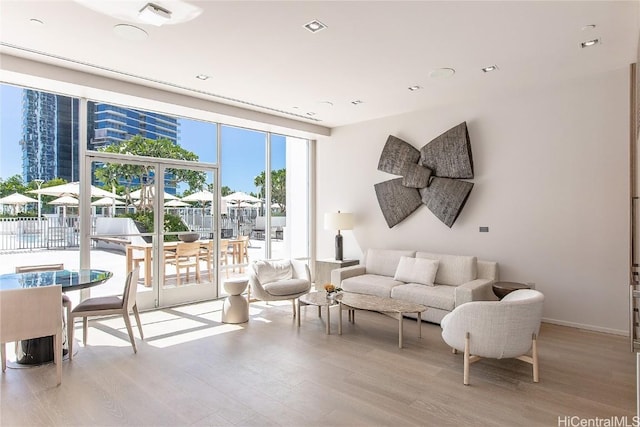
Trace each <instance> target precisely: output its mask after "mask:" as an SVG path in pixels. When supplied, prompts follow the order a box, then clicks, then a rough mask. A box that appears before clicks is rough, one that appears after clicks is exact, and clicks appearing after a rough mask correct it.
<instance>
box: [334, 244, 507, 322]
mask: <svg viewBox="0 0 640 427" xmlns="http://www.w3.org/2000/svg"><path fill="white" fill-rule="evenodd" d="M497 280H498V264H497V263H496V262H491V261H481V260H478V259H477V258H476V257H474V256H463V255H445V254H436V253H431V252H419V251H405V250H391V249H369V250H367V253H366V254H365V258H364V265H363V264H361V265H356V266H351V267H344V268H339V269H336V270H333V271H332V272H331V283H333V284H335V285H336V286H340V287H341V288H342V289H343V290H344V291H345V292H354V293H358V294H368V295H377V296H380V297H387V298H397V299H401V300H404V301H411V302H414V303H418V304H422V305H425V306H427V307H428V309H427V311H426V312H424V313H422V319H423V320H426V321H429V322H433V323H440V321H441V320H442V318H443V317H444V316H445V315H446V314H448V313H449V312H451V311H452V310H453V309H454V308H455V307H457V306H459V305H461V304H464V303H465V302H469V301H482V300H486V301H495V300H497V298H496V296H495V295H494V294H493V289H492V286H491V285H492V284H493V283H494V282H495V281H497Z"/></svg>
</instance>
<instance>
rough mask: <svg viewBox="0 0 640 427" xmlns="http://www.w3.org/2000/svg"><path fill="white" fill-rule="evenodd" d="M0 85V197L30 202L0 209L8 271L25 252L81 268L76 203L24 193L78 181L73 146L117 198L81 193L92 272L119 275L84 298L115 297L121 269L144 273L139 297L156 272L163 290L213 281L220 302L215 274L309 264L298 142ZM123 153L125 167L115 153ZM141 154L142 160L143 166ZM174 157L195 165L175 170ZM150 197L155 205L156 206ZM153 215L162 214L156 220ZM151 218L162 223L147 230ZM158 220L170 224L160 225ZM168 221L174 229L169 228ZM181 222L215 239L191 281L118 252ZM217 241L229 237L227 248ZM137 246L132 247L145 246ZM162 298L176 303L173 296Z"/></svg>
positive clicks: (0, 253) (137, 254) (97, 183)
mask: <svg viewBox="0 0 640 427" xmlns="http://www.w3.org/2000/svg"><path fill="white" fill-rule="evenodd" d="M0 90H1V91H2V93H1V96H0V98H1V99H2V116H1V117H0V128H1V131H2V134H1V135H2V140H1V141H0V159H1V163H0V197H3V196H7V195H10V194H12V193H13V192H21V193H24V194H25V195H26V196H28V197H32V198H33V200H34V201H33V202H27V203H24V204H14V205H12V204H9V203H5V204H1V206H0V210H2V212H3V213H4V215H5V217H6V218H3V221H2V227H5V228H0V257H2V258H3V261H7V262H2V263H0V265H5V266H7V268H9V266H13V265H16V263H17V261H14V260H13V259H9V258H8V257H9V256H14V257H15V256H20V254H21V253H22V252H24V251H29V252H33V253H34V257H31V258H30V260H29V261H32V263H37V262H38V261H39V259H40V258H42V261H43V263H44V261H51V260H53V259H54V258H55V259H63V260H64V261H65V266H67V267H70V268H79V266H80V264H79V252H80V251H79V249H80V248H79V245H80V243H81V239H80V238H79V236H80V230H79V225H78V222H77V219H78V213H79V211H80V210H79V206H80V205H81V204H83V203H85V201H83V200H82V198H81V197H79V196H80V195H79V194H73V195H71V197H73V198H75V199H76V200H77V201H70V200H68V199H67V201H66V202H65V203H66V204H57V203H52V201H53V200H54V199H55V198H56V196H49V195H40V196H37V195H36V194H35V193H29V191H31V190H34V189H37V188H38V187H43V188H45V187H47V186H50V185H54V184H60V183H63V182H64V181H68V182H71V181H78V180H81V179H82V178H83V176H82V175H81V174H80V170H81V167H80V166H81V164H82V162H83V158H81V157H82V156H81V154H82V152H83V151H86V153H87V155H88V156H90V158H91V160H90V161H89V167H88V170H89V175H88V176H89V180H90V182H91V184H92V185H93V186H94V187H96V188H98V189H100V190H105V191H108V192H110V193H112V194H115V195H117V197H111V198H109V197H97V196H95V197H94V195H93V194H90V197H89V199H88V200H87V201H86V203H87V204H90V205H91V207H90V212H91V221H90V231H89V233H90V236H91V238H90V239H89V240H88V245H89V246H90V251H91V255H90V259H91V266H92V267H105V268H109V269H112V270H114V272H116V273H117V274H116V276H115V277H114V279H113V280H112V281H111V283H110V286H107V287H97V288H94V289H92V290H91V293H92V295H107V294H115V293H119V292H121V288H122V286H121V284H122V283H123V280H124V275H125V274H126V269H128V268H131V267H133V266H135V265H138V266H140V268H141V271H142V275H141V282H140V289H141V291H142V294H144V292H145V291H150V290H152V289H153V286H152V284H153V283H154V277H153V276H154V275H158V276H161V274H160V273H159V272H160V271H161V270H160V268H162V271H164V275H163V277H157V278H156V280H157V281H158V286H160V287H162V288H164V289H178V288H180V289H181V290H182V291H183V292H185V293H187V294H188V293H189V292H190V291H188V289H196V288H197V286H196V285H199V284H201V283H214V282H215V285H214V286H215V289H216V292H215V293H214V294H210V295H220V294H221V289H222V287H221V286H219V282H220V280H218V279H222V280H224V279H225V278H226V277H233V276H234V275H243V276H246V266H247V264H248V263H250V262H251V261H254V260H258V259H264V258H284V257H295V258H299V259H308V258H309V224H308V221H309V191H308V182H309V176H308V174H309V166H308V165H309V142H308V141H307V140H304V139H296V138H292V137H289V136H286V135H276V134H271V133H268V132H263V131H260V130H255V129H247V128H239V127H234V126H231V125H225V124H219V123H215V122H213V121H207V120H206V119H202V116H206V114H204V113H202V114H198V116H199V117H200V119H199V120H195V119H191V118H185V117H181V116H178V115H175V114H171V113H167V112H162V111H149V110H144V109H140V108H137V107H136V106H135V105H116V104H110V103H107V102H100V101H97V100H91V101H84V100H82V99H78V98H73V97H68V96H65V95H60V94H54V93H48V92H45V91H35V90H30V89H23V88H20V87H15V86H10V85H2V86H1V87H0ZM84 102H86V111H85V113H84V114H86V121H84V123H79V117H80V114H79V106H84V104H83V103H84ZM82 127H85V129H81V128H82ZM81 131H83V132H86V136H87V138H86V140H82V141H81V140H80V139H81V138H80V135H84V134H85V133H83V132H81ZM95 153H99V154H100V155H106V156H107V158H104V157H100V156H97V157H96V154H95ZM109 155H112V156H113V157H112V158H109V157H108V156H109ZM122 155H126V156H130V157H129V159H132V160H130V161H127V160H126V159H125V160H123V158H122V157H118V156H122ZM141 156H143V157H146V158H150V159H147V160H149V161H148V162H147V163H146V164H145V159H142V157H141ZM141 159H142V160H141ZM154 159H162V161H156V160H154ZM171 159H174V160H176V161H177V162H178V163H179V164H177V165H175V166H174V167H172V166H171V164H170V163H168V162H167V160H171ZM134 160H135V161H134ZM184 161H194V162H197V165H193V166H189V165H188V164H186V163H180V162H184ZM141 162H142V163H141ZM202 165H208V166H206V167H204V166H202ZM267 171H269V172H268V173H267ZM159 177H161V179H158V178H159ZM158 182H162V186H161V187H162V190H163V191H162V193H161V194H160V195H159V197H158V198H156V197H155V195H154V191H155V189H156V188H158V187H157V184H156V183H158ZM92 191H93V190H92ZM136 192H137V193H141V195H137V196H136ZM61 195H63V194H61ZM64 195H66V194H64ZM156 199H161V201H162V203H161V204H160V205H158V204H157V202H156ZM38 200H39V201H40V203H38ZM38 211H40V213H41V215H42V217H43V218H45V217H46V218H54V219H55V221H56V222H55V224H53V225H52V226H51V227H48V228H46V229H45V228H44V225H43V226H42V227H40V225H37V224H41V223H42V224H44V222H45V221H39V220H37V216H38ZM158 211H161V212H162V220H161V221H158V219H159V217H158ZM145 212H146V214H145V215H142V214H143V213H145ZM18 214H20V216H26V215H31V216H32V218H33V219H32V220H31V221H32V222H31V223H29V222H27V221H26V220H23V219H19V218H18ZM114 218H131V219H132V220H133V222H134V223H135V225H136V228H135V230H133V229H128V228H123V229H118V228H107V229H104V228H101V227H103V225H104V224H105V223H107V222H110V220H111V219H114ZM51 221H53V220H51ZM156 221H157V223H158V224H163V227H161V232H160V233H155V234H154V230H153V228H152V227H153V224H155V223H156ZM168 223H171V224H173V225H172V226H171V227H168V226H167V224H168ZM176 224H177V225H179V226H178V227H177V228H173V226H174V225H176ZM138 226H139V228H138ZM150 227H151V228H150ZM181 227H182V228H185V230H184V231H187V230H189V231H194V232H196V233H198V235H199V237H200V238H201V240H210V241H213V242H215V245H214V247H213V248H203V252H206V251H207V250H209V251H213V253H211V252H209V254H208V255H207V256H208V258H207V261H206V265H205V261H202V265H201V267H202V271H201V275H200V276H201V277H200V278H199V280H197V281H196V278H195V276H194V275H193V274H191V275H190V276H188V277H187V275H186V274H185V273H181V272H178V271H177V269H176V266H175V265H170V266H169V267H167V268H166V270H165V268H164V266H158V267H153V268H151V269H150V271H149V269H148V268H147V266H146V265H145V256H146V254H145V251H144V249H141V248H138V249H136V250H135V251H131V253H129V251H128V249H127V246H128V245H131V244H133V243H134V242H133V240H136V241H139V240H140V239H142V242H144V243H149V242H151V243H154V242H155V241H156V240H158V241H165V240H175V239H176V238H177V237H178V234H180V231H179V229H180V228H181ZM98 228H101V229H100V230H98ZM7 236H9V237H7ZM139 238H140V239H139ZM245 239H246V240H245ZM222 240H228V241H229V246H228V247H227V248H226V249H225V250H223V248H222V246H221V245H220V243H221V241H222ZM240 240H243V241H244V242H246V243H243V244H245V245H246V246H245V248H246V251H244V252H241V251H240V249H239V248H240V246H239V243H238V241H240ZM142 242H139V243H140V244H139V245H138V246H140V247H143V246H144V244H142ZM155 243H157V245H156V246H158V245H159V243H158V242H155ZM166 256H167V253H165V251H162V252H159V251H157V250H154V251H153V252H152V260H151V262H152V263H153V262H157V263H161V262H162V263H164V262H165V261H166V259H164V257H166ZM156 258H157V261H156ZM146 261H147V262H149V259H147V260H146ZM120 270H122V272H121V273H122V274H120V272H119V271H120ZM0 272H8V270H7V271H0ZM178 276H180V283H177V282H178V280H177V279H178ZM183 279H184V280H183ZM184 289H187V290H186V291H185V290H184ZM152 300H153V302H152V303H151V304H150V306H153V305H156V306H157V305H158V301H157V297H154V298H152ZM167 301H169V302H168V303H169V304H173V303H175V302H176V300H174V299H172V298H170V299H168V300H167Z"/></svg>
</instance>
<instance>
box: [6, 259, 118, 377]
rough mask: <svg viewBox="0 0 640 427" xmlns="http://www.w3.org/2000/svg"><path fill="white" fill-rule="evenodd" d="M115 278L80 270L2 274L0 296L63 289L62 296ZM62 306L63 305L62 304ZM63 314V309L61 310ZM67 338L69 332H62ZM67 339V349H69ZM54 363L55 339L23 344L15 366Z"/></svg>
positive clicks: (103, 271) (46, 338)
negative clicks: (39, 288) (25, 290)
mask: <svg viewBox="0 0 640 427" xmlns="http://www.w3.org/2000/svg"><path fill="white" fill-rule="evenodd" d="M112 276H113V273H112V272H110V271H107V270H98V269H80V270H57V271H34V272H29V273H9V274H0V298H2V295H1V292H2V291H4V290H10V289H20V288H32V287H36V286H55V285H58V286H62V292H68V291H75V290H79V289H84V288H90V287H92V286H97V285H100V284H102V283H104V282H106V281H107V280H109V279H110V278H111V277H112ZM61 304H62V302H61ZM60 309H61V310H62V305H61V306H60ZM63 336H64V337H66V328H63ZM66 347H67V346H66V339H65V345H64V348H66ZM52 360H53V337H42V338H35V339H30V340H24V341H21V342H20V343H19V345H18V346H17V352H16V362H17V363H20V364H24V365H34V364H42V363H46V362H50V361H52Z"/></svg>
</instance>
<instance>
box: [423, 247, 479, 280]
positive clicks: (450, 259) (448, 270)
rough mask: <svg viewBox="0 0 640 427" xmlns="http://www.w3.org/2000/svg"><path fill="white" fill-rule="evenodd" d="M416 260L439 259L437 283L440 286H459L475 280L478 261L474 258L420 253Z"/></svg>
mask: <svg viewBox="0 0 640 427" xmlns="http://www.w3.org/2000/svg"><path fill="white" fill-rule="evenodd" d="M416 258H428V259H437V260H438V261H440V264H439V265H438V272H437V273H436V281H435V283H436V284H438V285H449V286H459V285H462V284H463V283H467V282H470V281H472V280H475V279H476V277H477V275H478V273H477V259H476V257H474V256H462V255H444V254H434V253H430V252H418V253H416Z"/></svg>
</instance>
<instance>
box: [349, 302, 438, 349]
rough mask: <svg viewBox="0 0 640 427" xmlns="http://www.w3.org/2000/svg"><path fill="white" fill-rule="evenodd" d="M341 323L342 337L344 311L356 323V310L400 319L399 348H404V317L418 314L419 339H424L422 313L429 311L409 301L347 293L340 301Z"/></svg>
mask: <svg viewBox="0 0 640 427" xmlns="http://www.w3.org/2000/svg"><path fill="white" fill-rule="evenodd" d="M339 302H340V312H339V317H340V321H339V322H338V334H339V335H342V310H349V320H350V321H351V322H352V323H355V313H354V310H367V311H377V312H378V313H382V314H385V315H387V316H389V317H393V318H394V319H398V347H399V348H402V316H403V315H404V314H405V313H416V315H417V317H418V338H422V312H423V311H425V310H426V309H427V307H425V306H424V305H422V304H414V303H411V302H407V301H402V300H397V299H392V298H382V297H377V296H373V295H363V294H354V293H348V292H345V293H343V294H342V295H341V298H340V299H339Z"/></svg>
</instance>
